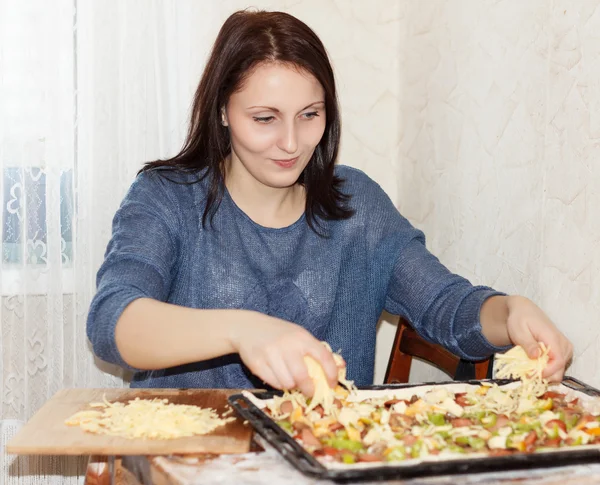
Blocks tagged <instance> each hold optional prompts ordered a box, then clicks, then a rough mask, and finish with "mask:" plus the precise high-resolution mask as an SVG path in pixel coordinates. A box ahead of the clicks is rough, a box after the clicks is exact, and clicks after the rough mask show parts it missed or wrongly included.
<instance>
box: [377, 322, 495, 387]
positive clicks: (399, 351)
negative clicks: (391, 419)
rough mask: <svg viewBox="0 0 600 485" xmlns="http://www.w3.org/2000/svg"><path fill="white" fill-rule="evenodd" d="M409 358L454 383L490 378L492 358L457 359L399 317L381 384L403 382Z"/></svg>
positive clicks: (407, 376) (410, 361) (405, 377)
mask: <svg viewBox="0 0 600 485" xmlns="http://www.w3.org/2000/svg"><path fill="white" fill-rule="evenodd" d="M413 357H417V358H419V359H422V360H424V361H426V362H429V363H431V364H433V365H434V366H435V367H437V368H438V369H440V370H442V371H444V372H445V373H446V374H448V376H450V377H451V378H452V379H454V380H459V381H466V380H469V379H486V378H491V377H492V367H493V364H492V357H490V358H489V359H487V360H484V361H480V362H470V361H466V360H463V359H460V358H459V357H458V356H456V355H454V354H453V353H451V352H449V351H448V350H446V349H445V348H444V347H442V346H440V345H436V344H432V343H431V342H428V341H427V340H425V339H424V338H422V337H420V336H419V334H417V332H416V331H415V330H414V329H413V328H412V327H411V325H410V323H409V322H408V320H406V319H405V318H402V317H400V321H399V322H398V329H397V330H396V337H395V338H394V345H393V347H392V351H391V354H390V360H389V362H388V368H387V371H386V373H385V380H384V383H386V384H396V383H407V382H408V380H409V375H410V367H411V364H412V359H413Z"/></svg>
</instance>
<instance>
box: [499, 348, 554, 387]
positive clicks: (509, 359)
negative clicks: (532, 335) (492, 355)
mask: <svg viewBox="0 0 600 485" xmlns="http://www.w3.org/2000/svg"><path fill="white" fill-rule="evenodd" d="M540 350H541V352H540V356H539V357H538V358H537V359H530V358H529V356H528V355H527V353H526V352H525V349H523V347H521V346H520V345H517V346H515V347H513V348H512V349H510V350H509V351H508V352H506V353H504V354H498V355H497V356H496V362H497V365H498V368H497V370H496V377H498V378H500V379H502V378H508V377H512V378H514V379H520V380H521V383H522V384H521V387H520V388H519V389H520V390H521V391H520V392H521V395H522V396H533V397H537V396H540V395H542V394H543V393H544V392H546V390H547V389H548V381H547V380H546V379H544V378H543V377H542V373H543V371H544V369H545V368H546V365H548V360H549V355H548V354H549V352H550V349H549V348H548V347H546V345H544V343H543V342H540Z"/></svg>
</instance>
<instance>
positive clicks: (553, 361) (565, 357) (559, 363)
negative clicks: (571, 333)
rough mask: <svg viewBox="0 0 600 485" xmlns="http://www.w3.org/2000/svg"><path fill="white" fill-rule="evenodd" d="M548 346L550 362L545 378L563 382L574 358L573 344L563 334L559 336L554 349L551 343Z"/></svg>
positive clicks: (545, 370) (544, 374) (545, 371)
mask: <svg viewBox="0 0 600 485" xmlns="http://www.w3.org/2000/svg"><path fill="white" fill-rule="evenodd" d="M557 332H558V331H557ZM546 345H548V346H549V347H550V353H549V357H550V360H549V361H548V365H547V366H546V369H544V373H543V377H545V378H547V379H548V380H549V381H552V382H559V381H562V378H563V376H564V374H565V370H566V368H567V366H568V364H569V362H570V361H571V359H572V358H573V344H572V343H571V342H569V341H568V340H567V339H566V338H565V337H564V336H562V334H558V335H557V338H556V342H555V344H554V347H553V345H552V344H551V343H547V344H546Z"/></svg>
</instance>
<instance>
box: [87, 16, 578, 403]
mask: <svg viewBox="0 0 600 485" xmlns="http://www.w3.org/2000/svg"><path fill="white" fill-rule="evenodd" d="M339 138H340V119H339V112H338V106H337V99H336V88H335V83H334V77H333V71H332V69H331V65H330V63H329V60H328V58H327V54H326V52H325V49H324V47H323V45H322V43H321V41H320V40H319V39H318V37H317V36H316V35H315V33H314V32H312V30H311V29H310V28H308V27H307V26H306V25H305V24H303V23H302V22H300V21H299V20H297V19H295V18H294V17H292V16H290V15H287V14H284V13H279V12H270V13H268V12H237V13H235V14H233V15H232V16H231V17H230V18H229V19H227V21H226V22H225V24H224V25H223V27H222V28H221V31H220V32H219V35H218V37H217V39H216V42H215V45H214V47H213V50H212V53H211V55H210V58H209V60H208V63H207V66H206V69H205V71H204V74H203V76H202V79H201V82H200V85H199V87H198V90H197V93H196V97H195V100H194V105H193V111H192V119H191V126H190V129H189V133H188V137H187V140H186V143H185V145H184V148H183V149H182V151H181V152H180V153H179V154H178V155H177V156H175V157H174V158H172V159H169V160H164V161H157V162H153V163H149V164H147V165H146V166H145V167H144V169H143V170H142V171H141V173H140V174H139V176H138V177H137V179H136V180H135V182H134V183H133V185H132V187H131V189H130V190H129V192H128V194H127V196H126V197H125V199H124V201H123V203H122V205H121V207H120V209H119V211H118V212H117V214H116V216H115V219H114V223H113V237H112V239H111V241H110V243H109V246H108V249H107V253H106V259H105V261H104V263H103V265H102V267H101V268H100V271H99V273H98V293H97V295H96V296H95V298H94V300H93V302H92V305H91V309H90V313H89V317H88V325H87V330H88V336H89V338H90V340H91V342H92V344H93V348H94V351H95V353H96V354H97V355H98V356H99V357H100V358H102V359H104V360H106V361H110V362H113V363H117V364H120V365H121V366H124V367H128V368H131V369H134V370H135V371H136V372H135V374H134V379H133V383H132V385H133V386H136V387H234V388H243V387H261V386H263V385H264V384H263V383H267V384H269V385H271V386H273V387H275V388H279V389H291V388H299V389H300V390H302V391H303V392H304V393H305V394H307V395H310V394H311V393H312V383H311V380H310V379H309V378H308V375H307V369H306V368H305V365H304V362H303V357H304V356H305V355H311V356H312V357H314V358H315V359H316V360H317V361H318V362H320V363H321V365H322V366H323V368H324V370H325V372H326V375H327V376H328V378H329V379H330V383H331V384H333V383H334V382H335V380H336V374H337V369H336V365H335V362H334V360H333V358H332V355H331V353H330V352H328V351H327V350H326V349H325V348H324V346H323V345H322V344H321V343H320V341H321V340H324V341H327V342H329V344H330V345H331V347H332V348H333V349H334V350H337V349H341V350H342V353H343V355H344V357H345V358H346V361H347V367H348V375H349V378H350V379H354V380H355V381H356V382H357V383H358V384H361V385H363V384H369V383H372V379H373V366H374V352H375V327H376V322H377V320H378V318H379V316H380V314H381V311H382V310H383V309H386V310H387V311H389V312H391V313H394V314H399V315H404V316H406V317H407V318H408V319H409V320H410V321H411V322H412V324H413V325H414V326H415V328H416V329H417V330H418V331H419V332H420V333H421V334H422V335H424V336H425V337H426V338H428V339H430V340H432V341H435V342H437V343H441V344H443V345H444V346H446V347H447V348H448V349H450V350H451V351H452V352H454V353H456V354H458V355H460V356H462V357H464V358H467V359H472V360H475V359H481V358H485V357H488V356H489V355H490V354H492V353H493V352H496V351H498V350H501V349H503V348H506V346H509V345H512V344H521V345H522V346H524V348H525V349H526V350H527V351H528V352H529V354H530V355H531V356H535V355H536V352H537V350H538V344H537V342H544V343H546V344H547V345H548V346H549V347H550V348H551V352H550V357H551V360H550V364H549V366H548V369H547V372H546V374H547V377H549V378H551V379H553V380H559V379H560V378H561V377H562V375H563V372H564V368H565V365H566V363H567V362H568V360H569V359H570V358H571V355H572V346H571V344H570V342H569V341H568V340H567V339H566V338H565V337H564V336H563V335H562V334H561V333H560V332H559V331H558V330H557V329H556V328H555V327H554V325H553V324H552V323H551V322H550V320H549V319H548V318H547V317H546V315H545V314H544V313H543V312H542V311H541V310H540V309H539V308H538V307H536V306H535V305H534V304H533V303H532V302H530V301H529V300H527V299H525V298H522V297H518V296H505V295H502V294H501V293H499V292H496V291H494V290H492V289H490V288H486V287H474V286H472V285H471V284H470V283H469V282H468V281H466V280H465V279H463V278H461V277H460V276H457V275H454V274H452V273H450V272H449V271H448V270H447V269H446V268H445V267H444V266H443V265H441V264H440V262H439V261H438V260H437V259H436V258H435V257H434V256H433V255H431V254H430V253H429V252H428V251H427V250H426V248H425V241H424V236H423V234H422V233H421V232H420V231H418V230H416V229H415V228H413V227H412V226H411V225H410V224H409V223H408V221H407V220H406V219H405V218H403V217H402V216H401V215H400V214H399V213H398V211H397V210H396V208H395V207H394V205H393V204H392V202H391V201H390V200H389V198H388V197H387V196H386V195H385V193H384V192H383V191H382V190H381V188H380V187H379V186H378V185H377V184H376V183H374V182H373V181H372V180H371V179H369V178H368V177H367V176H366V175H365V174H364V173H362V172H360V171H358V170H354V169H351V168H349V167H344V166H337V167H336V166H334V163H335V161H336V157H337V152H338V146H339Z"/></svg>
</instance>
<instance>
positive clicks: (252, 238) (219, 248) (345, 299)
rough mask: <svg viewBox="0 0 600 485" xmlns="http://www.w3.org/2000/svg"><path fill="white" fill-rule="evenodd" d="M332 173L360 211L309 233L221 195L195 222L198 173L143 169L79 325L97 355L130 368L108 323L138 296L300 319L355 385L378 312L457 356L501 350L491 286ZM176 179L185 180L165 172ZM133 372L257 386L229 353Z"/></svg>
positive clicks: (366, 364)
mask: <svg viewBox="0 0 600 485" xmlns="http://www.w3.org/2000/svg"><path fill="white" fill-rule="evenodd" d="M336 171H337V175H338V176H340V177H342V178H343V179H344V180H345V182H344V185H343V191H344V192H345V193H347V194H350V195H351V196H352V199H351V206H352V208H353V209H355V211H356V213H355V215H354V216H352V217H351V218H350V219H348V220H342V221H329V222H324V224H325V228H326V229H327V230H328V232H329V236H330V237H329V238H323V237H320V236H318V235H317V234H315V233H314V232H313V231H312V230H311V229H310V228H309V226H308V224H307V222H306V220H305V218H304V216H303V217H301V218H300V219H299V220H298V221H296V222H295V223H294V224H292V225H291V226H289V227H285V228H281V229H273V228H267V227H263V226H260V225H258V224H256V223H255V222H253V221H252V220H251V219H250V218H249V217H248V216H247V215H246V214H245V213H244V212H242V210H240V208H239V207H237V206H236V204H235V203H234V202H233V200H232V199H231V197H230V196H229V194H228V193H227V192H225V196H224V198H223V201H222V203H221V205H220V207H219V209H218V211H217V213H216V215H215V218H214V220H213V227H212V228H211V227H210V226H207V227H206V228H203V227H202V213H203V210H204V204H205V197H206V190H207V187H206V181H203V182H200V183H195V184H188V185H185V184H178V183H174V182H172V181H169V180H167V179H166V178H165V177H163V176H161V175H160V174H159V173H157V172H146V173H143V174H142V175H139V176H138V177H137V179H136V180H135V182H134V183H133V185H132V186H131V188H130V190H129V192H128V194H127V195H126V197H125V199H124V201H123V203H122V205H121V207H120V208H119V210H118V212H117V214H116V215H115V218H114V221H113V236H112V239H111V241H110V243H109V245H108V249H107V252H106V257H105V261H104V263H103V264H102V266H101V268H100V270H99V272H98V278H97V285H98V291H97V294H96V296H95V297H94V299H93V301H92V304H91V308H90V312H89V316H88V321H87V332H88V337H89V339H90V341H91V343H92V345H93V349H94V352H95V353H96V355H97V356H98V357H100V358H101V359H103V360H105V361H108V362H112V363H116V364H119V365H121V366H123V367H126V368H130V369H131V367H129V366H128V365H127V364H126V363H125V362H124V361H123V359H122V358H121V356H120V354H119V352H118V350H117V347H116V344H115V325H116V323H117V320H118V318H119V316H120V315H121V313H122V312H123V310H124V309H125V307H126V306H127V305H128V304H129V303H131V302H132V301H133V300H135V299H136V298H141V297H148V298H154V299H156V300H160V301H166V302H169V303H173V304H176V305H181V306H186V307H192V308H241V309H248V310H256V311H259V312H263V313H265V314H268V315H272V316H276V317H279V318H282V319H285V320H288V321H290V322H294V323H297V324H299V325H301V326H303V327H304V328H306V329H308V330H309V331H310V332H311V333H312V334H313V335H314V336H315V337H316V338H317V339H319V340H325V341H327V342H329V344H330V345H331V347H332V348H333V349H334V350H341V351H342V355H343V356H344V358H345V359H346V362H347V364H348V376H349V378H350V379H354V380H355V381H356V383H357V384H358V385H366V384H370V383H372V381H373V369H374V360H375V330H376V328H375V326H376V323H377V321H378V318H379V316H380V314H381V312H382V310H383V309H386V310H387V311H388V312H390V313H392V314H397V315H403V316H405V317H406V318H408V320H409V321H410V322H411V323H412V324H413V325H414V327H415V329H416V330H417V331H418V332H419V333H420V334H421V335H423V336H424V337H425V338H427V339H429V340H431V341H434V342H436V343H440V344H442V345H444V346H445V347H447V348H448V349H449V350H450V351H452V352H454V353H456V354H458V355H460V356H462V357H465V358H468V359H472V360H475V359H479V358H484V357H487V356H489V355H490V354H492V353H493V352H495V351H498V350H499V349H498V348H496V347H494V346H492V345H491V344H490V343H489V342H488V341H487V340H486V339H485V337H484V336H483V335H482V333H481V325H480V323H479V311H480V308H481V305H482V303H483V301H484V300H485V299H486V298H488V297H490V296H492V295H494V294H498V293H497V292H495V291H494V290H492V289H490V288H486V287H481V286H479V287H477V286H472V285H471V284H470V283H469V282H468V281H467V280H466V279H464V278H462V277H460V276H457V275H455V274H453V273H451V272H449V271H448V270H447V269H446V268H445V267H444V266H443V265H442V264H441V263H440V262H439V261H438V259H437V258H436V257H435V256H433V255H432V254H431V253H429V252H428V251H427V249H426V248H425V238H424V236H423V233H422V232H420V231H419V230H417V229H415V228H414V227H412V226H411V224H410V223H409V222H408V221H407V220H406V219H405V218H404V217H402V216H401V215H400V214H399V213H398V211H397V209H396V208H395V207H394V205H393V203H392V202H391V200H390V199H389V198H388V196H387V195H386V194H385V193H384V191H383V190H382V189H381V188H380V187H379V185H377V184H376V183H375V182H374V181H373V180H371V179H370V178H369V177H368V176H367V175H365V174H364V173H363V172H361V171H359V170H355V169H352V168H349V167H345V166H338V167H337V168H336ZM174 177H178V178H179V179H180V180H186V179H187V180H191V178H189V177H190V176H186V175H176V174H173V173H170V174H169V178H171V179H173V178H174ZM169 323H170V322H164V324H165V325H169ZM239 324H240V325H244V322H243V321H240V322H239ZM207 338H209V336H207ZM133 370H134V371H135V374H134V379H133V382H132V386H133V387H175V388H187V387H225V388H246V387H264V384H262V383H261V382H259V381H258V379H257V378H255V377H254V376H252V375H251V373H250V372H249V371H248V369H247V368H246V367H245V366H244V365H243V364H242V363H241V361H240V359H239V357H238V356H237V355H228V356H224V357H221V358H217V359H213V360H210V361H204V362H197V363H193V364H188V365H184V366H179V367H173V368H169V369H164V370H158V371H156V370H155V371H143V370H139V369H133Z"/></svg>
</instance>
